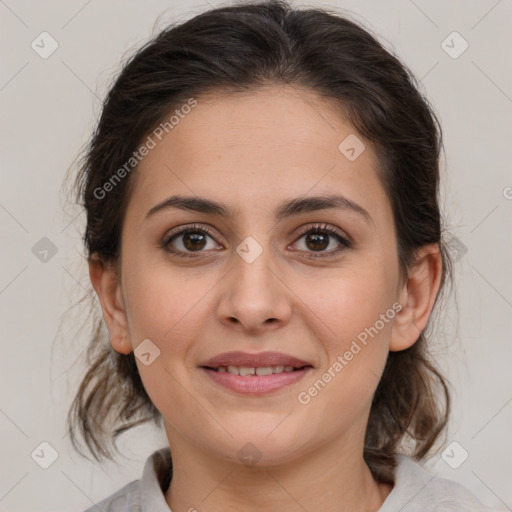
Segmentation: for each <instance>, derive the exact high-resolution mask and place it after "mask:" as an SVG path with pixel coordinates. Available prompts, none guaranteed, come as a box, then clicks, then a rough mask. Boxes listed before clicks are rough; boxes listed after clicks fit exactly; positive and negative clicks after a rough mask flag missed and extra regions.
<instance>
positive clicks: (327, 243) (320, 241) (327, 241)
mask: <svg viewBox="0 0 512 512" xmlns="http://www.w3.org/2000/svg"><path fill="white" fill-rule="evenodd" d="M298 240H299V241H301V242H302V243H300V244H298V245H302V248H300V249H299V250H303V251H306V252H311V251H312V252H311V253H310V254H308V255H307V257H308V258H327V257H331V256H334V255H337V254H338V253H340V252H342V251H344V250H346V249H347V248H349V247H351V245H352V244H351V242H350V241H349V240H348V239H347V238H346V237H345V236H344V234H343V232H342V231H339V230H338V229H335V228H330V227H327V225H326V224H317V225H314V226H306V227H305V228H303V229H302V230H301V231H300V232H299V239H298ZM336 244H337V246H336ZM333 245H334V246H335V247H334V248H331V250H327V251H326V249H328V248H329V247H332V246H333ZM315 253H316V254H315Z"/></svg>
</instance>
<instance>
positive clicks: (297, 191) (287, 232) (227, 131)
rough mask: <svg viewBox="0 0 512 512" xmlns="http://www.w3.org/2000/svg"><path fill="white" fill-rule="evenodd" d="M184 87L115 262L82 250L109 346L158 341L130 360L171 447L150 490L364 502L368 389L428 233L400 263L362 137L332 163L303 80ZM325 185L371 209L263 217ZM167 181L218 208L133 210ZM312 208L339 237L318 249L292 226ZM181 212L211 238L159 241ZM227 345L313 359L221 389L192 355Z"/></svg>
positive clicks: (279, 504) (436, 260)
mask: <svg viewBox="0 0 512 512" xmlns="http://www.w3.org/2000/svg"><path fill="white" fill-rule="evenodd" d="M197 99H198V105H197V106H196V107H195V108H194V109H192V111H191V113H190V114H188V115H187V116H186V117H185V118H184V119H182V120H181V121H180V123H179V124H178V125H177V126H176V127H175V128H174V129H173V130H172V131H170V132H169V134H168V135H167V136H166V137H165V138H164V139H163V140H162V141H161V142H160V143H159V144H158V145H157V146H156V147H155V148H154V149H153V150H152V151H151V152H150V153H149V155H148V156H147V157H145V159H144V160H143V161H142V162H141V164H140V166H139V168H138V169H137V171H136V172H135V173H134V175H133V176H132V179H134V187H133V193H132V195H131V197H130V200H129V203H128V207H127V210H126V215H125V219H124V224H123V229H122V245H121V258H120V261H118V262H116V264H115V265H110V264H107V263H103V262H101V261H100V260H99V259H98V258H96V257H92V258H91V260H90V264H89V266H90V276H91V281H92V283H93V285H94V288H95V290H96V292H97V293H98V296H99V298H100V301H101V304H102V307H103V314H104V318H105V321H106V323H107V326H108V328H109V331H110V335H111V343H112V347H113V348H114V349H115V350H116V351H118V352H120V353H124V354H127V353H130V352H131V351H132V350H134V349H135V348H136V347H137V346H138V345H139V344H140V343H141V342H142V341H143V340H145V339H150V340H151V341H152V343H154V344H155V345H156V346H157V347H158V349H159V350H160V355H159V357H157V358H156V359H155V360H154V362H152V363H151V364H150V365H148V366H145V365H144V364H142V363H141V362H140V361H139V360H138V359H136V360H137V365H138V369H139V372H140V375H141V378H142V381H143V383H144V386H145V388H146V390H147V392H148V394H149V396H150V398H151V400H152V401H153V403H154V404H155V406H156V407H157V408H158V410H159V411H160V412H161V413H162V415H163V417H164V424H165V430H166V433H167V437H168V440H169V444H170V447H171V451H172V457H173V464H174V474H173V479H172V482H171V485H170V487H169V489H168V490H167V492H166V493H165V498H166V501H167V503H168V505H169V507H171V508H172V510H173V511H174V512H182V511H188V510H191V509H192V510H194V509H196V510H198V511H210V512H213V511H221V510H222V511H239V510H244V511H248V512H251V511H256V510H257V511H260V512H261V511H262V510H263V511H275V510H280V511H282V512H292V511H299V510H304V509H306V510H309V511H315V510H323V511H337V512H343V511H375V510H378V508H379V507H380V506H381V505H382V503H383V501H384V500H385V498H386V497H387V495H388V494H389V492H390V491H391V487H390V486H387V485H381V484H379V483H377V482H376V481H375V480H374V479H373V477H372V475H371V472H370V470H369V468H368V467H367V465H366V464H365V462H364V460H363V445H364V433H365V428H366V424H367V420H368V415H369V411H370V406H371V400H372V396H373V393H374V391H375V389H376V386H377V384H378V381H379V378H380V376H381V374H382V371H383V368H384V364H385V361H386V357H387V354H388V352H389V351H390V350H403V349H405V348H408V347H410V346H411V345H412V344H413V343H414V342H415V341H416V340H417V338H418V335H419V333H420V331H421V330H422V329H424V327H425V325H426V323H427V321H428V318H429V315H430V313H431V311H432V308H433V305H434V300H435V297H436V295H437V292H438V290H439V285H440V278H441V258H440V255H439V248H438V246H437V245H436V244H432V245H429V246H425V247H423V248H422V249H421V251H420V253H419V260H418V261H419V263H418V265H416V266H415V267H414V268H413V269H409V273H408V277H407V278H406V279H405V280H401V279H400V274H399V266H398V255H397V240H396V233H395V230H394V223H393V214H392V210H391V205H390V202H389V199H388V198H387V196H386V194H385V191H384V189H383V187H382V184H381V182H380V181H379V179H378V177H377V173H376V169H377V166H378V161H377V158H376V155H375V152H374V150H373V148H372V147H371V145H370V143H369V142H368V141H364V140H363V138H362V137H361V136H358V137H359V139H360V140H363V141H364V143H365V145H366V149H365V151H363V152H362V153H361V154H360V156H359V157H358V158H357V159H356V160H354V161H349V160H348V159H347V158H346V157H345V156H344V155H343V154H342V153H341V152H340V150H339V149H338V145H339V144H340V142H342V141H343V140H344V139H345V138H346V137H347V136H348V135H350V134H355V133H356V132H355V130H354V128H353V127H352V126H350V124H348V123H347V122H346V121H345V120H343V119H342V116H340V115H339V114H335V110H334V109H333V108H332V105H330V104H328V103H326V101H325V100H322V99H321V98H319V97H318V96H316V94H315V93H314V92H312V91H309V90H305V89H300V88H298V87H288V86H287V87H282V86H280V87H277V86H268V87H265V88H260V89H257V90H255V91H252V92H250V93H244V94H232V95H209V96H207V97H206V96H205V97H199V98H197ZM333 193H337V194H342V195H343V196H345V197H346V198H348V199H350V200H351V201H353V202H355V203H357V204H358V205H359V206H361V207H362V208H364V209H365V210H366V211H367V212H368V214H369V216H370V217H371V219H370V220H366V219H365V217H364V216H362V215H360V214H358V213H357V212H355V211H352V210H349V209H340V208H330V209H323V210H318V211H309V212H303V213H300V214H298V215H294V216H292V217H289V218H285V219H282V220H279V221H277V220H276V218H275V217H274V211H275V209H276V208H277V207H278V206H279V205H280V204H281V203H282V202H283V201H286V200H289V199H294V198H303V197H304V196H307V197H310V196H324V195H329V194H333ZM176 194H180V195H184V196H192V197H196V196H199V197H202V198H207V199H210V200H214V201H218V202H222V203H224V204H225V205H226V206H227V207H229V208H231V209H233V210H235V211H236V215H234V216H230V217H225V218H224V217H221V216H219V215H216V214H215V215H214V214H207V213H199V212H192V211H186V210H181V209H178V208H167V209H162V210H160V211H159V212H158V213H155V214H154V215H151V216H150V217H149V218H147V213H148V211H149V210H151V209H152V208H153V207H155V205H157V204H159V203H160V202H162V201H164V200H165V199H166V198H168V197H169V196H171V195H176ZM317 223H319V224H325V225H326V227H328V228H333V229H335V230H336V229H338V230H339V231H340V233H341V234H342V235H343V236H346V237H348V238H349V239H350V240H351V242H352V243H351V246H350V247H348V248H344V249H343V250H342V251H341V252H338V253H337V254H332V251H333V250H335V249H336V248H338V247H343V246H342V245H341V244H340V243H339V242H338V241H337V240H336V238H335V237H334V236H331V235H329V236H328V238H327V239H326V245H327V241H328V246H326V247H325V248H323V249H320V250H319V249H318V248H317V246H315V244H314V242H313V243H311V242H309V243H307V242H306V237H305V236H304V235H302V236H300V237H299V235H298V231H299V229H301V228H304V227H308V226H311V229H312V232H313V233H317V231H318V230H315V228H314V225H315V224H317ZM189 224H199V225H200V226H206V227H209V228H210V229H211V230H212V232H213V235H214V238H210V236H208V235H207V236H206V239H205V241H204V243H203V245H202V246H200V248H199V249H196V250H195V251H191V250H190V249H189V251H188V254H190V253H191V252H192V253H193V254H192V256H194V257H192V258H180V257H178V256H175V255H173V253H172V252H170V251H169V248H167V249H166V248H165V247H162V245H163V243H162V240H165V238H166V234H169V232H170V231H171V229H173V228H177V227H179V226H182V227H184V226H187V225H189ZM196 231H197V229H196ZM248 236H251V237H253V238H254V239H255V240H256V241H257V242H258V244H259V245H260V247H261V249H262V253H261V255H260V256H259V257H258V258H256V259H255V261H253V262H252V263H248V262H247V261H245V260H244V259H243V258H242V257H241V256H240V255H239V254H238V253H237V252H236V248H237V247H238V246H239V244H240V243H241V242H242V241H243V240H244V239H245V238H246V237H248ZM186 240H187V236H183V234H182V236H181V237H179V236H178V237H177V238H175V239H174V241H172V243H171V244H170V247H172V248H174V249H175V250H177V251H181V252H185V253H186V252H187V247H190V245H189V246H185V245H184V243H186ZM198 251H199V252H198ZM329 252H330V253H331V254H332V255H331V256H330V257H329V256H326V254H328V253H329ZM312 254H313V256H314V255H315V254H317V255H319V256H320V257H317V258H314V257H308V256H311V255H312ZM396 302H398V303H400V304H401V305H402V309H401V311H400V312H399V313H398V314H397V315H396V316H395V317H394V318H393V319H392V320H390V321H389V322H388V323H386V324H385V326H384V328H382V329H381V330H380V331H379V333H378V335H376V336H374V337H373V338H372V339H370V341H369V343H368V344H367V346H365V347H364V348H362V350H361V351H360V352H359V353H358V354H357V355H355V356H354V358H353V359H352V360H351V361H350V362H349V363H348V364H347V365H346V366H345V367H344V368H343V370H342V371H340V372H339V373H338V374H337V375H336V377H335V378H333V379H332V380H331V382H329V383H328V384H327V385H326V386H325V388H324V389H322V390H321V392H319V393H318V394H317V395H316V396H315V397H314V398H312V399H311V401H310V402H309V403H307V404H302V403H300V402H299V401H298V399H297V396H298V394H299V393H300V392H301V391H307V390H308V388H309V387H310V386H311V385H312V384H313V383H314V382H315V381H317V380H318V379H319V378H320V377H321V375H322V374H323V373H324V372H326V371H327V369H328V368H329V367H331V366H332V365H333V363H334V362H335V361H336V358H337V357H338V356H340V355H343V354H344V353H345V352H346V351H347V350H348V349H349V348H350V345H351V343H352V341H353V340H355V339H356V338H357V336H358V334H360V333H361V332H362V331H364V329H365V328H368V327H370V326H374V325H375V323H376V321H377V320H378V319H379V318H380V315H381V314H384V313H386V311H387V310H388V309H389V308H391V306H392V304H393V303H396ZM231 350H241V351H248V352H252V353H255V352H261V351H267V350H272V351H279V352H283V353H286V354H290V355H293V356H296V357H298V358H300V359H303V360H305V361H308V362H310V364H312V365H313V367H314V368H313V370H312V371H310V372H309V373H308V374H307V375H306V376H305V377H304V378H303V379H302V380H301V381H300V382H298V383H296V384H293V385H291V386H287V387H285V388H282V389H281V390H279V391H275V392H272V393H270V394H267V395H264V396H246V395H241V394H236V393H234V392H232V391H229V390H226V389H224V388H221V387H220V386H219V385H217V384H214V383H213V382H212V381H211V379H210V378H209V377H208V376H207V375H204V373H203V372H202V371H201V370H200V369H199V368H198V365H199V364H200V363H201V362H203V361H205V360H206V359H209V358H211V357H213V356H214V355H217V354H219V353H222V352H226V351H231ZM248 378H250V377H248ZM249 442H250V443H252V444H253V445H254V446H255V447H256V450H257V453H258V455H259V456H260V457H261V458H260V459H259V460H258V462H257V463H256V464H255V465H252V466H248V465H246V464H244V463H243V461H242V460H240V458H239V457H238V456H237V453H238V452H239V450H240V449H242V447H244V446H245V445H246V444H247V443H249ZM246 449H247V448H246Z"/></svg>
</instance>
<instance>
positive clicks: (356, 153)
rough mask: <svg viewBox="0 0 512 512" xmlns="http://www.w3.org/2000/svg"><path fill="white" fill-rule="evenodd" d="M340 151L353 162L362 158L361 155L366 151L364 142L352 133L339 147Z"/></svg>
mask: <svg viewBox="0 0 512 512" xmlns="http://www.w3.org/2000/svg"><path fill="white" fill-rule="evenodd" d="M338 149H339V151H340V153H341V154H342V155H344V156H345V158H347V160H350V161H351V162H353V161H354V160H356V159H357V158H359V157H360V156H361V153H362V152H363V151H364V150H365V149H366V146H365V145H364V143H363V141H362V140H361V139H360V138H359V137H358V136H357V135H355V134H353V133H351V134H350V135H349V136H348V137H346V138H345V139H343V141H342V142H341V143H340V145H339V146H338Z"/></svg>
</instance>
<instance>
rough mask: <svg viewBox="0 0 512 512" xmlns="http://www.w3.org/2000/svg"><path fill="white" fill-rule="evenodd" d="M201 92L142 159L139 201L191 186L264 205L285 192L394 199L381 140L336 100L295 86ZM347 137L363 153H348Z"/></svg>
mask: <svg viewBox="0 0 512 512" xmlns="http://www.w3.org/2000/svg"><path fill="white" fill-rule="evenodd" d="M196 100H197V105H196V106H195V107H193V108H191V109H190V111H189V113H188V114H186V115H183V114H182V116H180V118H179V122H178V123H177V124H174V126H173V127H172V129H169V133H167V134H166V135H165V136H164V137H163V138H162V140H161V141H158V140H156V146H155V147H154V149H152V150H151V151H150V152H149V154H148V155H147V156H146V157H145V158H144V159H143V160H142V161H141V163H140V164H139V167H138V169H137V172H136V173H134V176H133V178H134V179H135V187H134V196H137V198H135V197H134V198H133V199H134V200H137V202H138V203H140V202H141V201H142V202H144V203H145V204H146V205H149V206H152V205H150V204H149V203H156V202H158V201H161V200H163V199H165V197H166V196H168V195H170V194H171V193H183V194H187V195H191V194H194V195H199V196H203V197H210V198H212V199H217V200H222V202H224V203H225V202H230V201H232V202H234V203H237V204H233V206H234V207H236V206H243V205H246V206H247V207H249V206H254V207H258V208H259V209H261V208H263V207H265V205H268V206H269V207H270V205H271V204H275V203H276V201H277V198H278V197H279V198H282V197H283V196H285V197H299V196H304V195H307V194H310V195H319V194H327V193H333V192H342V193H344V195H346V196H349V197H350V198H351V199H353V200H354V201H356V202H359V203H365V204H367V205H368V209H370V210H371V209H372V207H376V206H377V203H378V201H383V200H384V201H385V200H386V198H385V196H384V191H383V189H382V187H381V185H380V182H379V180H378V178H377V174H376V165H377V159H376V156H375V153H374V150H373V148H372V147H371V146H370V145H369V144H368V143H367V142H364V141H363V140H362V138H361V137H360V136H359V135H357V134H356V132H355V130H354V128H353V127H352V126H351V125H350V124H349V123H348V122H347V121H346V119H345V118H344V116H343V115H342V111H341V109H340V108H337V107H336V105H335V104H334V102H330V101H327V100H325V99H323V98H321V97H319V96H318V95H317V94H315V93H314V92H312V91H310V90H308V89H302V88H298V87H289V86H282V87H278V86H274V87H265V88H261V89H258V90H255V91H251V92H248V93H232V94H226V93H222V94H210V95H206V96H202V97H197V98H196ZM178 110H179V107H178ZM347 140H348V141H349V143H348V145H349V146H351V148H348V149H354V151H355V152H356V155H355V156H356V158H353V156H354V152H352V153H348V154H347V153H344V151H346V149H347V148H346V147H345V146H347V143H345V141H347ZM340 145H341V146H340ZM347 156H349V157H351V158H348V157H347ZM139 199H140V200H141V201H139ZM226 199H227V201H226Z"/></svg>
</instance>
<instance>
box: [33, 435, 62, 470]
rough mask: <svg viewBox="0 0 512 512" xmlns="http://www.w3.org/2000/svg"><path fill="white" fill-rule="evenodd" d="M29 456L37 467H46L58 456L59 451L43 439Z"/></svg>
mask: <svg viewBox="0 0 512 512" xmlns="http://www.w3.org/2000/svg"><path fill="white" fill-rule="evenodd" d="M30 456H31V457H32V460H33V461H34V462H35V463H36V464H37V465H38V466H39V467H41V468H42V469H48V468H49V467H50V466H51V465H52V464H53V463H54V462H55V461H56V460H57V459H58V458H59V453H58V452H57V450H56V449H55V448H54V447H53V446H52V445H51V444H50V443H48V442H47V441H43V442H42V443H40V444H39V445H38V446H37V448H36V449H35V450H34V451H33V452H32V453H31V454H30Z"/></svg>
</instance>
